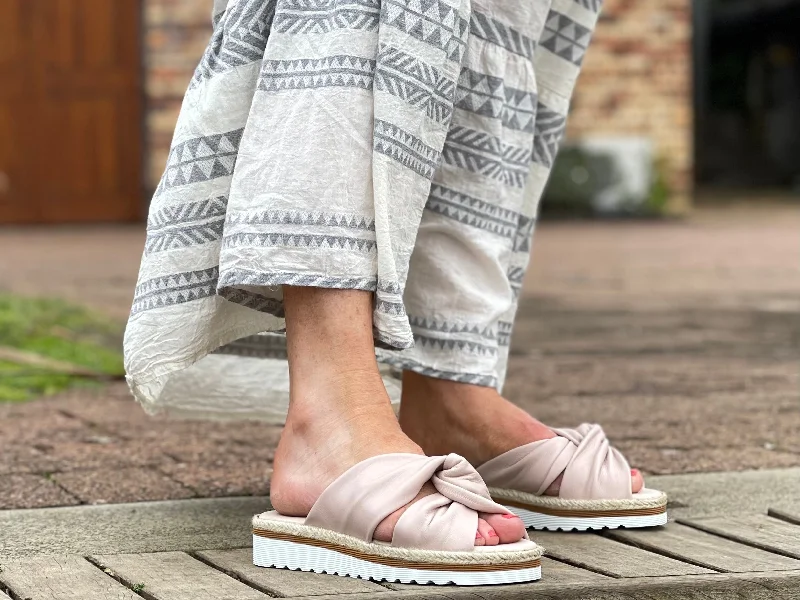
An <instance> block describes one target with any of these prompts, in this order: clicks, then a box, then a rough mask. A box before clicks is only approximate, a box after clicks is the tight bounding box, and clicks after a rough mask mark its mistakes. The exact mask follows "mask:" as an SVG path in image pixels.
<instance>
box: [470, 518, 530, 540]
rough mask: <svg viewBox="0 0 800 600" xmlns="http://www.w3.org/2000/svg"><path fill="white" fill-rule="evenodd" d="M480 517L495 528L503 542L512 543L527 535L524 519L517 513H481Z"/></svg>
mask: <svg viewBox="0 0 800 600" xmlns="http://www.w3.org/2000/svg"><path fill="white" fill-rule="evenodd" d="M480 518H481V519H483V520H484V521H486V522H487V523H488V524H489V526H490V527H491V528H492V529H494V531H495V533H497V536H498V537H499V538H500V543H501V544H512V543H514V542H518V541H520V540H521V539H522V538H523V537H524V536H525V525H523V524H522V519H520V518H519V517H517V516H515V515H509V514H501V515H497V514H493V515H490V514H487V513H481V514H480Z"/></svg>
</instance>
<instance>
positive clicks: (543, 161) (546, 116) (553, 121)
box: [533, 103, 567, 168]
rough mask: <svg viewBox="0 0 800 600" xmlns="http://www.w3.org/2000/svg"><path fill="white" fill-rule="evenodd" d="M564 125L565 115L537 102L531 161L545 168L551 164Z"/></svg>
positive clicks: (562, 134) (565, 123)
mask: <svg viewBox="0 0 800 600" xmlns="http://www.w3.org/2000/svg"><path fill="white" fill-rule="evenodd" d="M566 125H567V117H566V116H565V115H562V114H561V113H559V112H557V111H555V110H552V109H550V108H548V107H546V106H545V105H544V104H541V103H539V108H538V109H537V114H536V131H535V133H534V136H533V162H535V163H536V164H539V165H542V166H544V167H547V168H550V167H552V166H553V161H554V160H555V157H556V153H557V152H558V145H559V143H560V142H561V138H562V137H563V136H564V130H565V128H566Z"/></svg>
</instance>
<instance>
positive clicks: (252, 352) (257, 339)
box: [214, 298, 287, 359]
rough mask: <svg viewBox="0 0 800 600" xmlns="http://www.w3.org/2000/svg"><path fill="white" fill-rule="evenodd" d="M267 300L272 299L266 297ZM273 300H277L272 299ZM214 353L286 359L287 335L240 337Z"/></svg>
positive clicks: (270, 312)
mask: <svg viewBox="0 0 800 600" xmlns="http://www.w3.org/2000/svg"><path fill="white" fill-rule="evenodd" d="M265 300H271V299H270V298H265ZM272 302H276V301H275V300H272ZM276 310H277V307H276ZM260 312H266V313H269V314H275V313H273V312H272V311H271V310H262V311H260ZM276 316H279V315H276ZM214 354H232V355H235V356H246V357H248V358H272V359H285V358H286V356H287V354H286V336H285V335H278V334H268V335H248V336H247V337H243V338H240V339H238V340H236V341H235V342H231V343H230V344H225V345H224V346H221V347H220V348H217V349H216V350H214Z"/></svg>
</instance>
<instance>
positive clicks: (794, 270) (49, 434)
mask: <svg viewBox="0 0 800 600" xmlns="http://www.w3.org/2000/svg"><path fill="white" fill-rule="evenodd" d="M797 231H800V213H798V211H794V210H784V209H774V210H771V211H754V210H740V209H725V210H724V211H717V212H700V213H698V215H696V216H695V217H694V218H693V219H692V220H689V221H681V222H666V223H639V222H632V223H547V224H544V225H543V226H542V227H540V230H539V232H538V234H537V239H536V246H535V252H534V265H533V268H532V272H531V274H530V278H529V280H528V281H527V283H526V290H525V294H524V296H523V299H522V304H521V307H520V313H519V321H518V324H517V327H516V331H515V333H514V337H513V339H512V349H511V354H512V356H511V361H510V369H509V377H508V382H507V385H506V390H505V392H506V394H507V396H508V397H509V398H511V399H512V400H514V401H516V402H517V403H519V404H520V405H522V406H524V407H525V408H527V409H528V410H530V411H531V412H532V413H533V414H536V415H537V416H539V418H541V419H543V420H544V421H545V422H548V423H550V424H552V425H554V426H555V425H574V424H576V422H577V421H579V420H580V421H583V420H585V421H596V422H600V423H602V424H603V425H604V427H605V428H606V430H607V432H608V433H609V435H610V437H611V438H612V440H613V441H614V443H615V444H616V445H618V446H619V447H620V448H621V449H622V450H623V451H624V452H625V453H626V454H627V455H628V457H629V458H630V460H631V462H632V463H633V464H634V465H636V466H637V467H639V468H641V469H642V470H643V471H645V473H646V474H666V473H692V472H709V471H732V470H745V469H757V468H781V467H793V466H800V401H799V398H798V395H799V394H800V392H799V390H800V386H799V385H798V384H799V383H800V373H799V372H798V369H797V364H798V359H800V319H799V318H798V314H800V265H798V262H797V257H798V256H800V236H798V235H797ZM23 238H24V240H25V244H24V247H25V248H26V252H25V253H23V252H21V251H20V248H21V247H23V244H22V243H21V242H22V240H23ZM141 243H142V236H141V231H140V228H136V229H133V228H124V227H123V228H116V229H69V228H68V229H63V230H55V231H54V232H53V233H49V232H45V231H44V230H37V229H31V230H0V256H4V257H6V256H10V257H11V260H3V261H1V262H0V286H3V289H7V290H12V291H17V292H25V293H31V294H58V295H61V296H64V297H67V298H69V299H72V300H75V301H79V302H83V303H85V304H88V305H90V306H95V307H97V308H99V309H103V310H106V311H107V312H109V313H110V314H112V315H117V316H118V317H120V318H124V314H125V312H126V311H127V308H128V304H129V303H130V295H131V292H132V289H133V285H134V281H135V277H136V269H137V263H138V259H139V254H140V252H141ZM279 433H280V430H279V428H276V427H270V426H264V425H260V424H256V423H245V424H241V423H239V424H230V423H228V424H224V423H202V422H167V421H163V420H157V419H151V418H149V417H147V416H146V415H144V414H143V412H142V411H141V410H140V409H139V408H138V406H137V405H136V404H135V403H134V402H132V401H131V400H130V397H129V395H128V393H127V389H126V387H125V386H124V384H117V385H114V386H111V387H109V388H106V389H103V390H99V391H91V392H87V391H80V392H78V391H75V392H71V393H68V394H65V395H62V396H57V397H52V398H45V399H41V400H37V401H33V402H28V403H25V404H4V405H0V508H6V509H11V508H26V507H30V508H33V507H46V506H64V505H74V504H97V503H115V502H131V501H135V500H166V499H179V498H195V497H215V496H237V495H259V494H266V493H267V492H268V476H269V472H270V466H271V460H272V453H273V449H274V447H275V444H276V443H277V439H278V436H279Z"/></svg>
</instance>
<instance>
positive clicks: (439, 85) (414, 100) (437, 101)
mask: <svg viewBox="0 0 800 600" xmlns="http://www.w3.org/2000/svg"><path fill="white" fill-rule="evenodd" d="M455 87H456V86H455V82H454V81H453V80H451V79H450V78H448V77H446V76H445V75H444V74H442V73H441V72H440V71H439V70H438V69H436V68H435V67H432V66H431V65H429V64H427V63H425V62H423V61H421V60H419V59H418V58H417V57H415V56H412V55H410V54H407V53H406V52H403V51H402V50H399V49H397V48H393V47H392V46H388V45H382V46H381V47H380V50H379V52H378V61H377V67H376V71H375V89H377V90H382V91H385V92H388V93H390V94H392V95H393V96H397V97H398V98H401V99H402V100H404V101H406V102H407V103H408V104H409V105H411V106H414V107H417V108H420V109H422V110H423V111H424V112H425V114H426V115H427V116H428V117H429V118H430V119H433V120H434V121H436V122H437V123H446V122H448V121H449V120H450V116H451V115H452V114H453V108H452V106H453V95H454V93H455Z"/></svg>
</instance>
